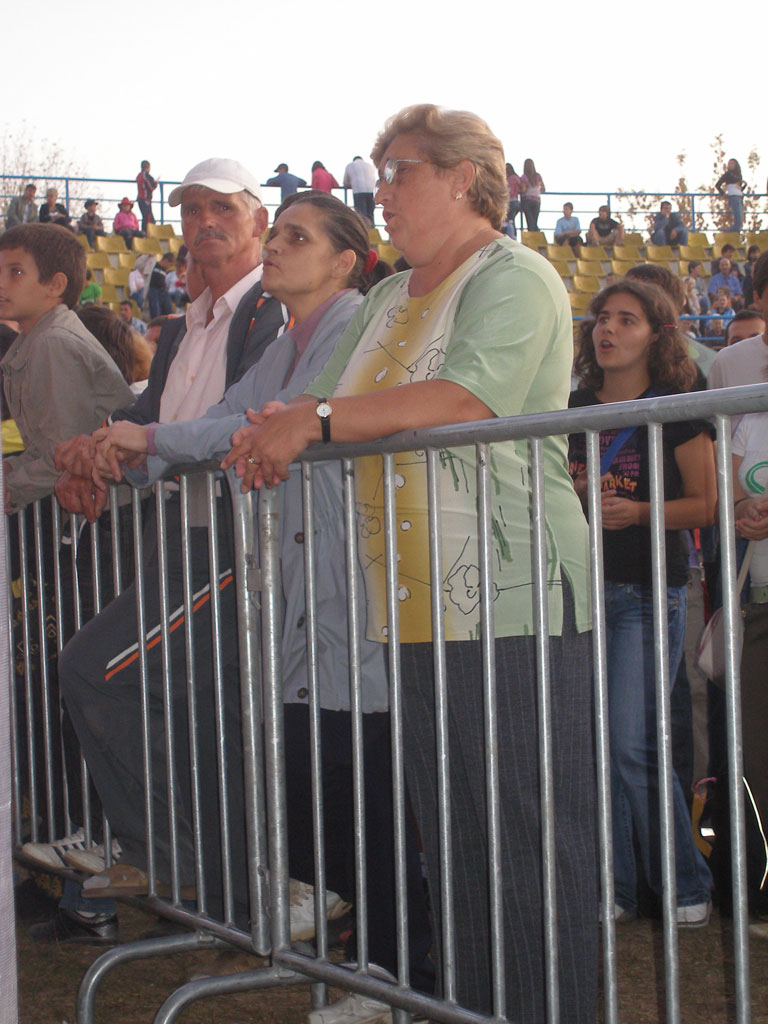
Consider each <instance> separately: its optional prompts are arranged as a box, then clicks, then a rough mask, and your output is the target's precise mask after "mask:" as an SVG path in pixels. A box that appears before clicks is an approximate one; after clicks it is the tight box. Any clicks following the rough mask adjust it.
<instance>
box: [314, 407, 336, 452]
mask: <svg viewBox="0 0 768 1024" xmlns="http://www.w3.org/2000/svg"><path fill="white" fill-rule="evenodd" d="M316 412H317V415H318V416H319V417H320V423H321V424H322V428H323V441H324V443H325V444H328V442H329V441H330V440H331V413H332V412H333V409H332V408H331V407H330V405H329V404H328V399H327V398H318V400H317V409H316Z"/></svg>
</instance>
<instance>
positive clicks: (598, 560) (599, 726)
mask: <svg viewBox="0 0 768 1024" xmlns="http://www.w3.org/2000/svg"><path fill="white" fill-rule="evenodd" d="M586 448H587V493H588V500H589V561H590V566H591V567H592V652H593V658H594V680H595V745H596V754H597V807H598V832H599V837H600V882H601V905H602V908H603V1001H604V1009H605V1021H606V1024H618V1019H619V994H618V983H617V978H616V968H617V960H616V921H615V919H614V915H613V907H614V903H615V897H614V889H613V825H612V821H611V753H610V743H609V731H608V726H609V721H610V719H609V715H608V661H607V654H606V624H605V594H604V573H603V513H602V504H601V497H600V434H599V432H598V431H596V430H588V431H587V432H586Z"/></svg>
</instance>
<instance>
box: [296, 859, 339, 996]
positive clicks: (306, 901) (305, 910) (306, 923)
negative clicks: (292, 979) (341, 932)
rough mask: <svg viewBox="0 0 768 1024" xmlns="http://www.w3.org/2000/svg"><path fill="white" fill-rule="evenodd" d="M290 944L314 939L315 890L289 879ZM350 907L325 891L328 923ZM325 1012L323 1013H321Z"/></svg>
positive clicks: (332, 893)
mask: <svg viewBox="0 0 768 1024" xmlns="http://www.w3.org/2000/svg"><path fill="white" fill-rule="evenodd" d="M289 894H290V903H291V942H306V941H307V940H308V939H313V938H314V937H315V888H314V886H312V885H309V884H308V883H307V882H297V881H296V879H295V878H291V879H290V885H289ZM351 907H352V904H351V903H345V902H344V900H343V899H342V898H341V896H339V894H338V893H335V892H331V891H330V889H326V891H325V916H326V918H327V919H328V920H329V921H335V920H336V918H337V917H341V916H342V915H343V914H346V912H347V911H348V910H350V909H351ZM323 1012H325V1011H323Z"/></svg>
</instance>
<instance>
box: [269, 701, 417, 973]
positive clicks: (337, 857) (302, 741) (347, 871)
mask: <svg viewBox="0 0 768 1024" xmlns="http://www.w3.org/2000/svg"><path fill="white" fill-rule="evenodd" d="M284 710H285V747H286V789H287V802H288V843H289V855H288V860H289V869H290V874H291V877H292V878H297V879H299V880H301V881H304V882H309V883H310V884H313V883H314V879H315V873H314V872H315V862H314V852H313V846H312V790H311V778H312V774H311V764H310V751H309V709H308V708H307V707H306V706H305V705H302V704H286V705H285V709H284ZM320 717H321V724H320V728H321V738H322V776H323V804H324V806H323V809H324V829H325V857H326V884H327V886H328V888H329V889H330V890H332V891H333V892H337V893H338V894H339V895H340V896H341V897H342V898H343V899H345V900H347V901H349V902H354V899H355V860H354V858H355V843H354V834H355V833H354V815H353V807H352V720H351V716H350V714H349V712H347V711H327V710H323V711H322V712H321V716H320ZM363 736H364V747H363V755H364V772H365V834H366V870H367V883H368V885H367V896H368V943H369V945H368V953H369V958H370V960H371V962H372V963H376V964H379V965H380V966H381V967H384V968H386V969H387V970H389V971H391V972H392V973H396V972H397V951H396V950H397V947H396V927H395V862H394V831H393V817H392V815H393V808H392V758H391V750H390V719H389V714H388V713H386V712H381V713H375V714H368V715H363ZM405 852H406V867H407V895H408V932H409V934H408V941H409V952H410V968H411V984H412V985H414V987H422V988H429V987H430V985H429V980H427V979H425V978H424V976H423V970H424V962H425V959H426V957H427V955H428V953H429V949H430V945H431V932H430V928H429V917H428V912H427V900H426V895H425V892H424V884H423V881H422V877H421V867H420V862H419V851H418V845H417V839H416V829H415V825H414V823H413V820H412V819H411V817H410V809H409V813H408V816H407V818H406V848H405Z"/></svg>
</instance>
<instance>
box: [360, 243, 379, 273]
mask: <svg viewBox="0 0 768 1024" xmlns="http://www.w3.org/2000/svg"><path fill="white" fill-rule="evenodd" d="M378 262H379V254H378V253H377V252H376V250H375V249H369V250H368V258H367V259H366V261H365V266H364V267H363V270H364V271H365V272H366V274H370V272H371V271H372V270H373V268H374V267H375V266H376V264H377V263H378Z"/></svg>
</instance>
